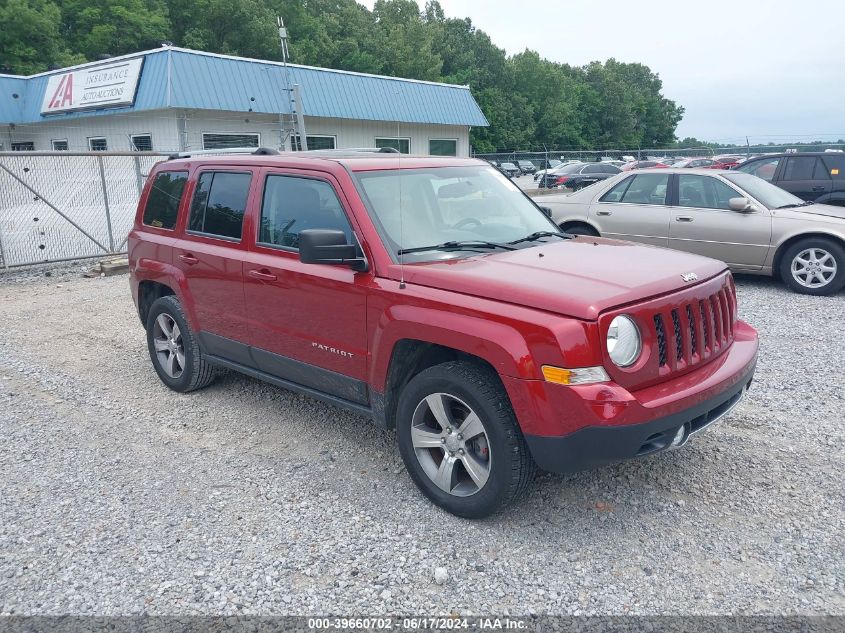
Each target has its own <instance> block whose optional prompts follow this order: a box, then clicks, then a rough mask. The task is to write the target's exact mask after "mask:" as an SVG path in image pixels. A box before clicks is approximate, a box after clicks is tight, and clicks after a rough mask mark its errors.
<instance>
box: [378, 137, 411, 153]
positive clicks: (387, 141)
mask: <svg viewBox="0 0 845 633" xmlns="http://www.w3.org/2000/svg"><path fill="white" fill-rule="evenodd" d="M376 147H378V148H379V149H381V148H382V147H392V148H393V149H398V150H399V153H401V154H410V153H411V139H409V138H395V137H393V138H391V137H380V138H376Z"/></svg>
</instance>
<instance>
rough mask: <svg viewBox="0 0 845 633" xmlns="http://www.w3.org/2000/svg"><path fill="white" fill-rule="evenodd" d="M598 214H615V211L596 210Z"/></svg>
mask: <svg viewBox="0 0 845 633" xmlns="http://www.w3.org/2000/svg"><path fill="white" fill-rule="evenodd" d="M596 215H613V211H596Z"/></svg>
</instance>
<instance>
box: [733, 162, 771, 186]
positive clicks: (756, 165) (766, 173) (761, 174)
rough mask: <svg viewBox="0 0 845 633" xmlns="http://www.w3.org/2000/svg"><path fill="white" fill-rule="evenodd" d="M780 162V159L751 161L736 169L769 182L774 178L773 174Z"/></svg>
mask: <svg viewBox="0 0 845 633" xmlns="http://www.w3.org/2000/svg"><path fill="white" fill-rule="evenodd" d="M780 160H781V159H780V158H766V159H762V160H752V161H749V162H747V163H745V164H743V165H740V166H739V167H737V171H742V172H745V173H746V174H751V175H752V176H757V177H758V178H762V179H763V180H768V181H769V182H771V181H772V178H774V177H775V172H776V171H777V168H778V163H779V162H780Z"/></svg>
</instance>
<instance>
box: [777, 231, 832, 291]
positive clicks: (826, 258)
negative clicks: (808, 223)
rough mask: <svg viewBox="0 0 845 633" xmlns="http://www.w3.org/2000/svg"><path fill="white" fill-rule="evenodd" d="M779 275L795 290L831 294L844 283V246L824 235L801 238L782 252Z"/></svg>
mask: <svg viewBox="0 0 845 633" xmlns="http://www.w3.org/2000/svg"><path fill="white" fill-rule="evenodd" d="M780 276H781V279H783V281H784V283H786V285H787V286H789V288H791V289H792V290H794V291H795V292H800V293H802V294H808V295H829V294H833V293H835V292H837V291H838V290H840V289H841V288H842V286H843V285H845V248H843V247H842V245H841V244H839V243H837V242H835V241H833V240H830V239H826V238H823V237H809V238H807V239H803V240H800V241H798V242H796V243H795V244H793V245H792V246H790V247H789V248H788V249H787V250H786V252H785V253H784V254H783V257H782V258H781V261H780Z"/></svg>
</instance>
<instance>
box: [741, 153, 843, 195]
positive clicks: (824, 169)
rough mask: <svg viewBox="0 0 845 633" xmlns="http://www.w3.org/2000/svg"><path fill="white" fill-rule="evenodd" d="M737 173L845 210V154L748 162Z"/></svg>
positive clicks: (775, 156) (762, 158) (796, 155)
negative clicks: (749, 175) (751, 175)
mask: <svg viewBox="0 0 845 633" xmlns="http://www.w3.org/2000/svg"><path fill="white" fill-rule="evenodd" d="M736 170H737V171H743V172H745V173H747V174H753V175H754V176H758V177H759V178H762V179H763V180H768V181H769V182H770V183H772V184H774V185H777V186H778V187H780V188H781V189H785V190H786V191H788V192H789V193H791V194H793V195H795V196H798V197H799V198H801V199H802V200H807V201H808V202H818V203H823V204H834V205H837V206H840V207H845V154H843V153H840V152H794V153H791V154H767V155H766V156H758V157H757V158H752V159H750V160H747V161H745V162H743V163H741V164H740V165H738V166H737V167H736Z"/></svg>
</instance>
